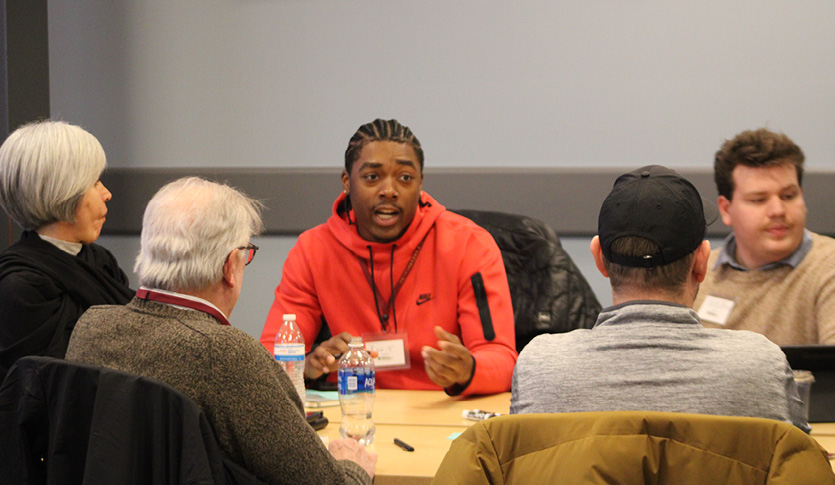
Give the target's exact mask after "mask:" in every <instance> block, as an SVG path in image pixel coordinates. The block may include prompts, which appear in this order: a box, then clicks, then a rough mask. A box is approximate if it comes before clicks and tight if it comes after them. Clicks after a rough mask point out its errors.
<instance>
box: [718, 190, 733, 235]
mask: <svg viewBox="0 0 835 485" xmlns="http://www.w3.org/2000/svg"><path fill="white" fill-rule="evenodd" d="M716 206H717V207H719V215H720V216H722V222H723V223H724V224H725V225H726V226H728V227H731V222H732V221H731V213H730V208H731V201H730V200H728V199H727V197H725V196H724V195H720V196H719V199H717V201H716Z"/></svg>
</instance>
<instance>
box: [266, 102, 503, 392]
mask: <svg viewBox="0 0 835 485" xmlns="http://www.w3.org/2000/svg"><path fill="white" fill-rule="evenodd" d="M342 186H343V189H344V190H343V193H342V194H340V195H339V197H338V198H337V199H336V202H334V205H333V214H332V215H331V217H330V218H329V219H328V221H327V222H326V223H325V224H322V225H320V226H317V227H315V228H313V229H311V230H309V231H305V232H304V233H303V234H302V235H301V236H300V237H299V240H298V242H297V244H296V246H295V247H294V248H293V249H292V250H291V251H290V254H289V255H288V258H287V261H286V262H285V264H284V270H283V274H282V278H281V283H280V284H279V285H278V288H276V290H275V301H274V302H273V305H272V308H271V309H270V313H269V315H268V316H267V322H266V325H265V326H264V331H263V333H262V334H261V343H262V344H263V345H264V346H265V347H267V348H268V349H270V350H272V347H273V342H274V339H275V334H276V332H277V331H278V328H279V327H280V326H281V323H282V315H283V314H285V313H293V314H295V315H296V322H297V323H298V325H299V327H300V328H301V330H302V333H303V334H304V338H305V342H306V343H307V345H308V348H307V349H306V350H307V351H308V354H307V357H306V359H305V375H306V377H308V378H317V377H319V376H321V375H322V374H323V373H328V372H333V371H335V370H336V367H337V365H336V358H335V357H334V356H335V355H338V354H340V353H342V352H344V351H347V349H348V345H347V342H348V341H349V340H350V337H351V336H352V335H353V336H361V337H363V341H364V342H365V343H366V347H367V348H369V349H372V350H376V351H377V352H378V353H379V357H378V358H377V360H376V362H377V375H376V383H377V387H379V388H396V389H440V388H443V389H444V390H445V391H446V392H447V393H448V394H450V395H458V394H490V393H497V392H504V391H507V390H509V389H510V383H511V378H512V374H513V366H514V364H515V362H516V351H515V336H514V328H513V308H512V305H511V301H510V290H509V289H508V286H507V276H506V275H505V269H504V263H503V262H502V256H501V252H500V251H499V248H498V246H496V243H495V241H493V238H492V237H491V236H490V234H489V233H488V232H487V231H485V230H484V229H482V228H481V227H479V226H477V225H476V224H475V223H473V222H472V221H470V220H469V219H467V218H464V217H462V216H459V215H457V214H454V213H452V212H449V211H447V210H446V208H444V206H442V205H441V204H440V203H438V202H437V201H436V200H435V199H433V198H432V197H431V196H430V195H429V194H426V193H424V192H423V191H421V188H422V186H423V149H422V148H421V146H420V142H419V141H418V139H417V138H416V137H415V136H414V135H413V134H412V132H411V130H409V128H407V127H405V126H403V125H401V124H400V123H398V122H397V121H396V120H381V119H378V120H375V121H374V122H372V123H368V124H365V125H363V126H361V127H360V128H359V130H357V132H356V133H355V134H354V136H353V137H352V138H351V141H350V142H349V144H348V149H347V150H346V151H345V170H344V171H343V172H342ZM323 324H326V325H327V326H328V327H329V329H330V331H331V333H332V334H333V335H334V337H332V338H330V339H328V340H326V341H324V342H322V343H321V344H320V345H319V346H318V347H316V348H315V349H313V350H312V351H311V348H310V347H311V344H312V343H313V341H314V340H315V338H316V336H317V335H318V334H319V331H320V329H321V327H322V325H323Z"/></svg>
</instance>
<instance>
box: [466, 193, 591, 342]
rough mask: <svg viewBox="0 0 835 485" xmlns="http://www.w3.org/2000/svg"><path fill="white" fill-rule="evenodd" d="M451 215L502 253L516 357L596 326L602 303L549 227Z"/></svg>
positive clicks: (492, 216)
mask: <svg viewBox="0 0 835 485" xmlns="http://www.w3.org/2000/svg"><path fill="white" fill-rule="evenodd" d="M453 212H455V213H457V214H461V215H462V216H464V217H466V218H468V219H471V220H472V221H473V222H475V223H476V224H478V225H479V226H481V227H483V228H484V229H486V230H487V232H489V233H490V234H491V235H492V236H493V239H494V240H495V241H496V244H497V245H498V246H499V249H500V250H501V251H502V259H503V260H504V266H505V271H507V282H508V285H509V286H510V298H511V300H512V302H513V314H514V319H515V324H516V350H517V351H521V350H522V348H523V347H524V346H525V345H527V343H528V342H530V341H531V339H533V338H534V337H536V336H537V335H539V334H542V333H561V332H568V331H571V330H574V329H577V328H591V327H593V326H594V323H595V322H596V320H597V315H598V313H600V303H598V301H597V297H596V296H595V295H594V292H593V291H592V289H591V287H590V286H589V283H588V281H586V278H585V277H584V276H583V274H582V273H581V272H580V270H579V268H577V265H576V264H574V261H572V260H571V257H570V256H569V255H568V253H566V252H565V250H564V249H563V247H562V245H561V244H560V240H559V238H558V237H557V235H556V234H555V233H554V231H553V229H551V228H550V227H549V226H548V225H547V224H545V223H544V222H542V221H540V220H537V219H533V218H531V217H527V216H521V215H516V214H507V213H504V212H491V211H480V210H458V209H456V210H453Z"/></svg>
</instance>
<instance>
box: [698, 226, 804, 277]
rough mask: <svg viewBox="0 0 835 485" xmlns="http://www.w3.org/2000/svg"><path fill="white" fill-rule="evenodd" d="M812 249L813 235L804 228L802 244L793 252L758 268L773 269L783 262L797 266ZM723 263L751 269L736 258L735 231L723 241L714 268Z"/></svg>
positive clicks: (742, 268)
mask: <svg viewBox="0 0 835 485" xmlns="http://www.w3.org/2000/svg"><path fill="white" fill-rule="evenodd" d="M811 250H812V235H811V234H810V233H809V230H808V229H804V230H803V240H802V241H800V246H798V248H797V249H795V250H794V252H793V253H791V254H789V255H788V256H786V257H785V258H783V259H781V260H780V261H775V262H773V263H768V264H766V265H765V266H763V267H761V268H757V270H766V269H772V268H776V267H777V266H780V265H783V264H787V265H789V266H791V267H792V268H796V267H797V265H798V264H800V262H801V261H803V258H805V257H806V255H807V254H809V251H811ZM723 264H727V265H728V266H730V267H731V268H733V269H736V270H739V271H751V270H750V269H749V268H746V267H745V266H742V265H741V264H739V263H738V262H737V260H736V238H735V237H734V233H733V232H732V233H730V234H729V235H728V237H726V238H725V241H723V242H722V251H720V252H719V257H718V258H716V264H714V265H713V269H716V268H718V267H719V266H721V265H723Z"/></svg>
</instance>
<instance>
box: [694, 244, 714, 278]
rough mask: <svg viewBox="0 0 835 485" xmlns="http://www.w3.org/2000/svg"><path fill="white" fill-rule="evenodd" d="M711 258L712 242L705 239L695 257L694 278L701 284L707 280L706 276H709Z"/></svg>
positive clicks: (697, 249)
mask: <svg viewBox="0 0 835 485" xmlns="http://www.w3.org/2000/svg"><path fill="white" fill-rule="evenodd" d="M709 258H710V241H708V240H707V239H705V240H704V241H702V244H700V245H699V247H698V248H696V252H695V254H694V255H693V270H692V274H693V278H695V280H696V281H697V282H698V283H701V282H702V281H704V280H705V276H707V260H708V259H709Z"/></svg>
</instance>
